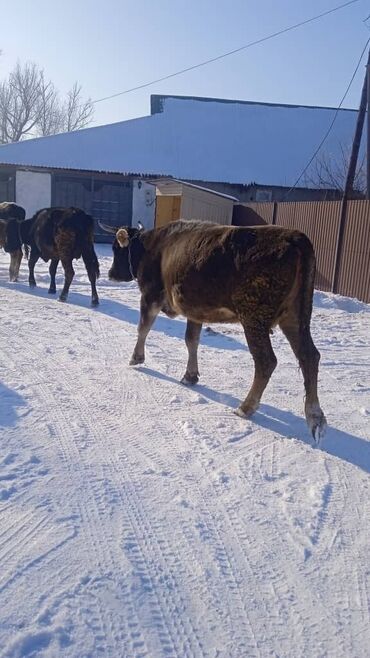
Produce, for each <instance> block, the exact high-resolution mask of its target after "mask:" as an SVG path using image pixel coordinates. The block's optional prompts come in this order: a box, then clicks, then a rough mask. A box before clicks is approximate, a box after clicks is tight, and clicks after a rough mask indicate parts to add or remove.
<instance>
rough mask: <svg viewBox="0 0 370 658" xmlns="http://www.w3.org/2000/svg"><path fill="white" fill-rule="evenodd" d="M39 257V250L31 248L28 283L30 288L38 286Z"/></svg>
mask: <svg viewBox="0 0 370 658" xmlns="http://www.w3.org/2000/svg"><path fill="white" fill-rule="evenodd" d="M39 258H40V254H39V252H38V251H37V250H35V249H31V253H30V258H29V261H28V283H29V286H30V288H34V287H35V286H36V280H35V265H36V263H37V261H38V259H39Z"/></svg>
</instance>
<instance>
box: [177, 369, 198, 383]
mask: <svg viewBox="0 0 370 658" xmlns="http://www.w3.org/2000/svg"><path fill="white" fill-rule="evenodd" d="M198 381H199V375H189V373H187V372H186V373H185V375H184V376H183V378H182V380H181V384H184V385H185V386H195V384H197V383H198Z"/></svg>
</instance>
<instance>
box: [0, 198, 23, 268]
mask: <svg viewBox="0 0 370 658" xmlns="http://www.w3.org/2000/svg"><path fill="white" fill-rule="evenodd" d="M25 216H26V211H25V209H24V208H22V206H18V205H17V204H16V203H13V202H12V201H3V202H2V203H0V247H2V248H3V249H4V250H5V251H7V252H8V253H10V266H9V280H10V281H16V280H17V277H18V272H19V267H20V264H21V260H22V255H23V253H22V248H17V249H12V244H13V241H14V240H13V235H14V236H15V234H18V224H17V223H16V222H13V223H12V224H11V228H9V227H7V224H8V222H10V220H18V221H23V220H24V218H25Z"/></svg>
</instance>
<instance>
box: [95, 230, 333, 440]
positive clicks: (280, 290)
mask: <svg viewBox="0 0 370 658" xmlns="http://www.w3.org/2000/svg"><path fill="white" fill-rule="evenodd" d="M102 228H104V229H105V230H108V231H110V232H115V240H114V243H113V263H112V266H111V269H110V271H109V277H110V278H111V279H113V280H116V281H131V280H132V279H134V278H136V279H137V281H138V284H139V287H140V290H141V302H140V322H139V326H138V339H137V343H136V345H135V348H134V352H133V355H132V357H131V360H130V364H131V365H137V364H140V363H143V362H144V359H145V340H146V337H147V335H148V333H149V330H150V328H151V326H152V324H153V322H154V320H155V318H156V317H157V315H158V313H159V312H160V311H164V312H165V313H166V314H167V315H168V316H170V317H174V316H176V315H178V314H179V315H183V316H185V317H186V318H187V327H186V333H185V342H186V346H187V349H188V363H187V367H186V371H185V374H184V376H183V378H182V382H183V383H184V384H190V385H191V384H196V383H197V381H198V378H199V372H198V356H197V351H198V344H199V337H200V332H201V328H202V323H204V322H207V323H209V322H240V323H241V324H242V326H243V329H244V333H245V337H246V340H247V343H248V346H249V350H250V352H251V354H252V357H253V359H254V365H255V372H254V379H253V383H252V386H251V389H250V391H249V393H248V395H247V397H246V398H245V400H244V401H243V402H242V404H241V405H240V407H239V408H238V409H237V410H236V413H238V414H239V415H240V416H243V417H247V418H248V417H249V416H251V415H252V414H253V412H254V411H256V409H257V408H258V406H259V402H260V399H261V396H262V393H263V391H264V390H265V388H266V386H267V384H268V381H269V379H270V377H271V374H272V372H273V371H274V369H275V367H276V364H277V360H276V357H275V354H274V352H273V349H272V346H271V341H270V332H271V329H272V328H273V327H274V326H276V325H279V326H280V327H281V329H282V331H283V332H284V334H285V335H286V337H287V339H288V341H289V343H290V345H291V347H292V350H293V352H294V354H295V355H296V357H297V359H298V361H299V364H300V367H301V369H302V372H303V377H304V385H305V391H306V400H305V414H306V419H307V423H308V426H309V429H310V431H311V433H312V436H313V438H314V440H315V441H317V442H318V441H319V439H320V437H321V436H322V435H323V434H324V431H325V427H326V420H325V416H324V414H323V412H322V410H321V407H320V403H319V399H318V394H317V380H318V366H319V360H320V354H319V352H318V350H317V349H316V347H315V345H314V343H313V340H312V337H311V332H310V320H311V313H312V298H313V287H314V277H315V266H316V263H315V255H314V251H313V248H312V245H311V242H310V241H309V239H308V238H307V236H306V235H304V234H303V233H301V232H299V231H295V230H288V229H284V228H280V227H277V226H263V227H260V226H258V227H248V228H240V227H230V226H219V225H217V224H207V223H204V222H195V221H178V222H173V223H171V224H169V225H167V226H165V227H163V228H159V229H153V230H149V231H140V230H138V229H135V228H130V227H129V228H125V227H123V228H119V229H111V228H109V227H106V226H104V225H102Z"/></svg>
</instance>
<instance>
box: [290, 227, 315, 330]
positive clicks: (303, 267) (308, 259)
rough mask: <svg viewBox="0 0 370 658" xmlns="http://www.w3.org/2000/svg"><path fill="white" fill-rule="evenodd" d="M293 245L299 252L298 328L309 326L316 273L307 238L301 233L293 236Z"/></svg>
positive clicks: (313, 256)
mask: <svg viewBox="0 0 370 658" xmlns="http://www.w3.org/2000/svg"><path fill="white" fill-rule="evenodd" d="M294 245H295V247H296V248H297V249H298V252H299V265H298V272H299V292H298V303H299V309H298V312H299V322H300V329H301V331H304V330H305V329H307V328H309V326H310V322H311V315H312V305H313V292H314V285H315V274H316V257H315V252H314V249H313V246H312V243H311V241H310V240H309V238H308V237H307V236H306V235H305V234H304V233H301V234H299V235H297V236H296V237H295V238H294Z"/></svg>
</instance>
